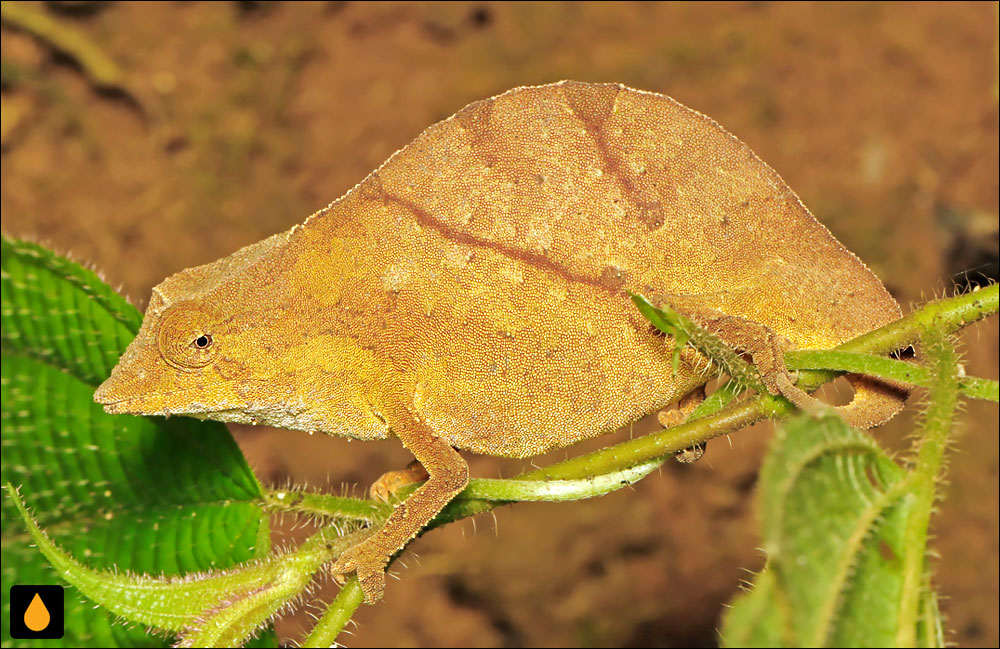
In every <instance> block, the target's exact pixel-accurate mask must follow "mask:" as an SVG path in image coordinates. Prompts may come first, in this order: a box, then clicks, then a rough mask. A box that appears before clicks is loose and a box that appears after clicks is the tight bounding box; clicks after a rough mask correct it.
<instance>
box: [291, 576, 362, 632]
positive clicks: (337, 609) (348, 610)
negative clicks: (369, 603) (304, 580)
mask: <svg viewBox="0 0 1000 649" xmlns="http://www.w3.org/2000/svg"><path fill="white" fill-rule="evenodd" d="M364 599H365V594H364V592H363V591H362V590H361V584H359V583H358V578H357V577H356V576H352V577H351V578H350V579H348V580H347V582H346V583H345V584H344V585H343V586H342V587H341V589H340V593H339V594H338V595H337V598H336V599H335V600H333V602H332V603H331V604H330V606H329V607H328V608H327V609H326V613H324V614H323V617H321V618H320V619H319V621H318V622H316V626H314V627H313V629H312V631H310V632H309V635H308V636H306V638H305V640H303V641H302V644H301V645H300V646H302V647H332V646H334V644H335V643H336V642H337V636H338V635H340V632H341V631H343V630H344V627H345V626H347V623H348V622H350V621H351V617H352V616H353V615H354V611H356V610H357V608H358V606H360V605H361V602H363V601H364Z"/></svg>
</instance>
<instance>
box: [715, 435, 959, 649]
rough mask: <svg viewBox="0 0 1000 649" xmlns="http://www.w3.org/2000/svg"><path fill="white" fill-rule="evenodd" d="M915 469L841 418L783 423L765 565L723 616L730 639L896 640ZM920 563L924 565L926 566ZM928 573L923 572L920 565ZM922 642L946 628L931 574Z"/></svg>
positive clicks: (763, 503)
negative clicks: (897, 460) (911, 472)
mask: <svg viewBox="0 0 1000 649" xmlns="http://www.w3.org/2000/svg"><path fill="white" fill-rule="evenodd" d="M907 478H908V474H907V472H906V471H904V470H903V469H902V468H900V467H899V466H898V465H896V464H895V463H894V462H893V461H892V460H891V459H890V458H889V457H888V456H887V455H886V454H885V453H884V452H883V451H882V450H881V449H880V448H879V447H878V446H877V445H876V444H875V442H874V441H873V440H872V439H871V438H870V437H868V436H867V435H865V434H863V433H861V432H860V431H857V430H854V429H853V428H850V427H849V426H848V425H847V424H845V423H844V422H843V421H842V420H841V419H839V418H837V417H824V418H822V419H820V420H815V419H813V418H811V417H807V416H803V417H798V418H796V419H794V420H792V421H790V422H789V423H788V424H787V425H785V426H782V427H781V428H780V429H779V431H778V433H777V434H776V436H775V439H774V441H773V443H772V447H771V450H770V452H769V454H768V457H767V459H766V460H765V463H764V467H763V469H762V471H761V482H760V494H759V498H760V503H759V506H760V512H761V519H762V521H761V523H762V535H763V538H764V549H765V550H766V552H767V555H768V567H767V569H766V570H765V571H763V572H762V573H761V574H760V575H758V576H757V579H756V580H755V584H754V588H753V590H752V591H751V592H750V593H748V594H746V595H742V596H740V597H738V598H737V600H736V601H735V603H734V605H733V607H732V609H731V610H730V611H729V613H728V614H727V616H726V620H725V624H724V626H723V631H722V636H723V640H724V644H725V645H726V646H731V647H734V646H836V647H853V646H893V645H894V644H895V643H896V638H897V636H898V635H899V626H900V624H902V623H903V622H902V620H905V619H906V616H905V615H904V610H903V609H904V608H905V607H904V603H903V600H904V598H905V596H906V592H905V590H906V589H905V588H904V582H905V581H906V579H907V578H908V572H907V571H908V569H909V568H908V567H907V566H906V565H905V562H904V560H903V557H904V556H905V555H906V553H907V551H908V543H909V541H910V540H909V537H908V534H909V533H908V523H909V522H910V518H911V516H913V513H914V502H915V498H914V497H913V494H912V490H911V489H910V488H909V486H910V481H908V480H907ZM920 569H921V570H923V567H922V566H921V567H920ZM921 574H922V573H921ZM918 583H920V584H921V586H920V589H921V591H922V592H921V593H920V594H919V597H920V598H921V600H922V601H923V602H924V605H923V606H922V607H921V608H922V610H923V611H924V612H926V613H927V615H926V616H925V617H924V618H922V620H920V621H918V622H917V623H916V626H917V627H918V628H916V629H915V630H914V631H915V634H916V637H917V639H918V642H919V643H920V645H921V646H927V645H931V646H937V645H938V644H939V638H938V636H937V634H936V631H935V629H934V628H931V629H928V628H927V627H928V626H930V627H935V628H936V627H939V626H940V614H939V613H938V611H937V606H936V601H935V599H934V594H933V592H932V591H930V589H929V588H928V587H927V582H926V580H925V579H923V578H921V579H919V580H918Z"/></svg>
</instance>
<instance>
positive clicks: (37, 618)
mask: <svg viewBox="0 0 1000 649" xmlns="http://www.w3.org/2000/svg"><path fill="white" fill-rule="evenodd" d="M63 599H64V594H63V587H62V586H11V587H10V625H9V626H8V627H7V628H9V629H10V637H12V638H16V639H18V640H31V639H33V638H43V639H46V640H57V639H59V638H61V637H63V615H64V608H63Z"/></svg>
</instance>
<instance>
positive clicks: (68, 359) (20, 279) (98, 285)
mask: <svg viewBox="0 0 1000 649" xmlns="http://www.w3.org/2000/svg"><path fill="white" fill-rule="evenodd" d="M0 314H2V332H3V333H2V339H0V343H2V350H3V358H2V383H0V388H2V422H3V475H2V480H3V481H4V482H10V483H12V484H13V485H15V486H16V487H18V488H19V489H20V491H21V494H22V496H23V497H24V499H25V501H26V502H27V504H28V505H29V506H30V507H31V508H32V510H33V511H34V512H35V515H36V518H37V520H38V522H39V524H40V525H41V526H42V527H43V528H44V529H45V530H46V532H47V533H48V534H49V535H50V536H51V537H52V539H53V540H54V541H55V542H56V543H58V544H59V545H60V546H61V547H62V548H63V549H65V550H66V551H67V552H69V553H70V554H71V555H73V556H74V557H76V558H78V559H79V560H81V561H82V562H84V563H86V564H87V565H89V566H91V567H94V568H113V567H114V568H115V569H119V570H129V571H132V572H137V573H150V574H161V573H166V574H181V573H188V572H193V571H204V570H210V569H220V568H225V567H228V566H232V565H235V564H236V563H239V562H243V561H247V560H249V559H252V558H255V557H260V556H264V555H265V554H266V553H267V551H268V547H269V538H268V537H269V530H268V520H267V515H266V514H265V513H264V511H263V509H262V507H261V506H260V504H261V502H262V498H263V490H262V489H261V486H260V484H259V483H258V482H257V479H256V478H255V477H254V475H253V473H252V472H251V471H250V468H249V467H248V466H247V464H246V461H245V460H244V459H243V456H242V454H241V453H240V451H239V448H238V447H237V446H236V444H235V442H234V441H233V439H232V437H231V436H230V434H229V433H228V431H227V430H226V429H225V427H224V426H222V425H221V424H216V423H209V422H202V421H197V420H193V419H149V418H141V417H130V416H123V415H117V416H112V415H107V414H105V413H104V411H103V410H102V409H101V407H100V406H99V405H97V404H95V403H93V392H94V388H95V387H96V386H97V385H98V384H99V383H100V382H101V381H102V380H103V379H104V378H105V377H107V375H108V374H109V373H110V371H111V368H112V367H113V366H114V364H115V362H116V361H117V359H118V356H119V355H120V354H121V352H122V351H123V350H124V349H125V347H126V345H127V344H128V343H129V342H130V341H131V339H132V338H133V336H134V335H135V332H136V331H137V330H138V327H139V324H140V322H141V319H142V318H141V315H140V314H139V312H138V311H136V309H135V308H134V307H132V306H131V305H130V304H129V303H128V302H126V301H125V300H124V299H123V298H122V297H120V296H118V295H117V294H116V293H115V292H114V291H113V290H112V289H111V288H110V287H108V286H107V285H106V284H104V283H103V282H102V281H101V280H100V278H98V277H97V275H96V274H95V273H93V272H91V271H89V270H86V269H84V268H81V267H80V266H78V265H77V264H75V263H73V262H71V261H69V260H67V259H64V258H62V257H59V256H57V255H55V254H53V253H52V252H50V251H48V250H46V249H44V248H42V247H41V246H38V245H35V244H31V243H26V242H22V241H17V240H13V239H10V238H7V237H4V238H3V240H2V308H0ZM0 513H2V519H3V583H4V586H5V587H4V589H3V611H2V615H3V620H4V624H6V620H7V619H8V615H9V606H10V602H9V599H8V597H9V589H8V588H7V587H8V586H9V585H13V584H51V583H59V581H60V580H59V576H58V574H57V573H56V572H55V571H53V570H52V568H51V567H50V566H49V565H48V564H47V563H46V561H45V558H44V557H43V556H42V555H41V553H39V552H38V550H37V549H35V548H33V547H31V546H30V544H31V538H30V536H29V535H28V533H27V531H26V529H25V527H24V526H23V525H22V524H21V523H20V522H19V520H18V519H17V512H16V509H15V507H14V504H13V502H12V501H11V500H10V499H9V498H4V499H3V507H2V512H0ZM7 637H8V636H6V634H5V640H4V642H9V640H8V639H7ZM67 640H69V641H71V642H73V643H75V644H77V645H79V646H116V645H126V646H127V645H132V646H137V645H143V646H148V645H156V644H162V643H163V639H157V638H154V637H150V636H148V635H147V634H146V633H144V632H143V630H142V629H141V628H135V627H133V628H127V627H126V626H124V625H122V624H114V623H113V616H112V615H110V614H109V613H107V612H105V611H103V610H94V607H93V604H92V603H89V602H87V601H85V600H84V599H83V598H82V597H81V596H80V594H79V593H78V592H77V591H76V590H75V589H72V588H70V589H68V590H67V597H66V638H65V639H64V640H63V641H51V642H49V643H48V644H51V645H60V646H62V645H63V644H64V643H65V642H66V641H67ZM19 644H20V645H22V646H25V645H28V644H31V643H26V642H23V641H22V642H20V643H19ZM38 644H40V645H42V644H46V643H44V642H39V643H38Z"/></svg>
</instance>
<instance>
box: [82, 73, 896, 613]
mask: <svg viewBox="0 0 1000 649" xmlns="http://www.w3.org/2000/svg"><path fill="white" fill-rule="evenodd" d="M629 293H636V294H643V295H648V296H658V298H657V299H660V300H661V301H663V303H669V304H670V305H672V306H673V307H674V308H676V309H679V310H681V311H682V312H685V313H689V314H691V315H692V316H697V317H698V318H699V321H700V322H708V323H715V325H717V326H716V328H717V329H718V330H719V331H720V332H721V333H723V334H728V335H731V337H732V339H733V340H734V343H733V344H734V345H736V346H738V347H740V348H741V349H746V350H747V351H748V352H750V353H755V352H756V351H760V350H754V349H752V347H753V346H754V345H753V340H755V336H756V335H757V334H754V333H753V332H759V333H760V334H761V336H763V338H761V339H766V340H770V341H772V343H773V344H771V343H768V344H771V346H772V347H774V346H775V345H777V346H778V348H779V349H784V348H792V347H795V348H808V349H826V348H830V347H833V346H835V345H837V344H839V343H841V342H844V341H846V340H848V339H850V338H853V337H855V336H858V335H860V334H862V333H865V332H867V331H869V330H871V329H873V328H876V327H879V326H881V325H883V324H886V323H888V322H891V321H892V320H895V319H897V318H898V317H899V316H900V309H899V306H898V305H897V303H896V302H895V300H893V298H892V297H891V296H890V295H889V293H888V292H887V291H886V289H885V288H884V287H883V285H882V283H881V282H880V281H879V279H878V278H877V277H876V276H875V274H874V273H872V272H871V271H870V270H869V269H868V268H867V267H866V266H865V265H864V264H863V263H862V262H861V261H860V260H859V259H858V258H857V257H856V256H855V255H854V254H852V253H851V252H850V251H848V250H847V249H846V248H845V247H844V246H843V245H841V244H840V243H839V242H838V241H837V240H836V239H835V238H834V237H833V235H832V234H831V233H830V232H829V231H828V230H827V229H826V228H825V227H824V226H823V225H821V224H820V223H819V222H818V221H817V220H816V219H815V218H814V217H813V215H812V214H811V213H810V212H809V211H808V210H807V209H806V208H805V206H804V205H803V204H802V202H801V201H800V200H799V198H798V197H797V196H796V194H795V193H794V192H793V191H792V190H791V189H790V188H789V187H788V186H787V185H786V184H785V182H784V181H783V180H782V179H781V177H780V176H778V174H777V173H776V172H775V171H774V170H772V169H771V168H770V167H769V166H768V165H766V164H765V163H764V162H763V161H761V160H760V159H759V158H758V157H757V156H756V155H755V154H754V153H753V152H752V151H751V150H750V148H749V147H748V146H747V145H746V144H744V143H743V142H741V141H740V140H738V139H737V138H736V137H735V136H733V135H731V134H730V133H728V132H727V131H725V130H724V129H723V128H722V127H721V126H719V125H718V124H717V123H716V122H714V121H713V120H711V119H710V118H708V117H706V116H705V115H702V114H701V113H698V112H696V111H694V110H692V109H690V108H687V107H685V106H683V105H682V104H680V103H678V102H677V101H675V100H673V99H671V98H669V97H667V96H664V95H661V94H657V93H652V92H644V91H639V90H635V89H632V88H629V87H626V86H624V85H621V84H614V83H583V82H575V81H563V82H559V83H554V84H548V85H542V86H535V87H521V88H515V89H513V90H510V91H508V92H506V93H504V94H501V95H498V96H495V97H492V98H489V99H485V100H482V101H477V102H474V103H472V104H470V105H468V106H466V107H465V108H463V109H462V110H460V111H459V112H458V113H456V114H455V115H454V116H452V117H450V118H448V119H446V120H444V121H442V122H439V123H437V124H435V125H433V126H431V127H429V128H428V129H427V130H426V131H424V132H423V133H422V134H421V135H420V136H419V137H417V139H416V140H414V141H413V142H412V143H411V144H409V145H408V146H406V147H404V148H403V149H401V150H399V151H397V152H396V153H395V154H393V155H392V156H391V157H390V158H389V159H388V160H387V161H386V162H385V163H384V164H383V165H382V166H380V167H379V168H378V169H377V170H375V171H374V172H372V173H371V174H370V175H369V176H367V177H366V178H365V179H364V180H362V181H361V182H360V183H359V184H358V185H356V186H355V187H354V188H353V189H351V190H350V191H348V192H347V193H346V194H345V195H344V196H342V197H341V198H339V199H337V200H336V201H334V202H333V203H331V204H330V205H329V206H328V207H326V208H324V209H322V210H320V211H319V212H317V213H315V214H313V215H312V216H310V217H309V218H308V219H307V220H306V221H305V222H304V223H302V224H300V225H296V226H294V227H292V228H291V229H289V230H287V231H285V232H282V233H279V234H275V235H273V236H271V237H269V238H267V239H264V240H263V241H260V242H258V243H255V244H252V245H249V246H246V247H244V248H242V249H240V250H238V251H236V252H235V253H233V254H231V255H229V256H228V257H225V258H223V259H220V260H218V261H216V262H213V263H209V264H206V265H203V266H198V267H195V268H190V269H187V270H183V271H181V272H178V273H177V274H175V275H172V276H171V277H168V278H167V279H165V280H164V281H163V282H162V283H160V284H159V285H157V286H156V287H155V288H154V289H153V290H152V295H151V297H150V300H149V303H148V306H147V309H146V311H145V315H144V319H143V322H142V325H141V327H140V330H139V332H138V334H137V335H136V338H135V340H134V341H133V342H132V343H131V344H130V345H129V346H128V348H127V349H126V350H125V352H124V353H123V354H122V356H121V358H120V360H119V362H118V364H117V365H116V367H115V368H114V369H113V371H112V373H111V375H110V377H109V378H108V379H107V380H106V381H105V382H104V383H103V384H102V385H101V386H99V388H98V389H97V391H96V392H95V395H94V398H95V400H96V401H97V402H99V403H101V404H104V408H105V410H106V411H107V412H109V413H132V414H144V415H191V416H195V417H200V418H208V419H214V420H220V421H224V422H240V423H247V424H262V425H269V426H276V427H280V428H286V429H292V430H302V431H310V432H324V433H329V434H333V435H342V436H348V437H351V438H356V439H364V440H371V439H385V438H391V437H395V438H397V439H398V440H399V441H400V442H401V443H402V444H403V445H404V446H405V447H406V448H407V449H408V450H409V451H410V452H411V453H412V454H413V455H414V457H415V458H416V459H417V460H418V461H419V463H420V464H421V465H422V466H423V469H424V471H425V473H426V475H427V480H426V482H424V483H423V484H422V485H421V486H420V487H419V488H418V489H417V490H416V491H414V492H413V493H412V494H411V495H410V496H408V497H407V498H406V499H405V500H404V501H403V502H401V503H399V504H398V505H397V506H396V507H395V509H394V511H393V512H392V514H391V515H390V516H389V518H388V519H387V520H386V522H385V524H384V525H383V526H382V527H381V528H380V529H379V530H378V531H377V532H375V533H374V534H373V535H372V536H370V537H369V538H368V539H366V540H365V541H363V542H362V543H360V544H358V545H356V546H354V547H352V548H350V549H348V550H347V551H346V552H344V553H343V554H342V555H341V556H340V557H339V558H338V559H337V561H336V562H335V563H334V564H333V566H332V567H331V569H332V571H333V572H334V573H336V574H341V575H344V574H349V573H351V572H356V573H357V576H358V579H359V581H360V584H361V587H362V589H363V591H364V594H365V600H366V601H367V602H375V601H377V600H379V599H381V597H382V593H383V589H384V585H385V569H386V566H387V564H388V561H389V560H390V558H391V557H392V556H393V555H394V554H395V553H396V552H398V551H399V550H401V549H402V548H403V547H404V546H405V545H406V544H407V543H408V542H409V540H411V539H412V538H414V537H415V536H416V535H417V534H418V533H419V532H420V530H421V529H422V528H423V526H424V525H426V524H427V523H428V522H429V521H430V520H431V519H432V518H433V517H434V516H435V515H436V514H437V513H438V512H439V511H440V510H441V509H442V508H443V507H444V506H445V505H446V504H447V503H448V502H449V501H450V500H452V499H453V498H454V497H455V496H456V495H457V494H458V493H459V492H460V491H462V489H463V488H464V487H465V486H466V484H467V483H468V480H469V468H468V465H467V463H466V461H465V460H464V459H463V458H462V456H461V455H460V454H459V452H458V451H459V450H466V451H471V452H473V453H479V454H486V455H492V456H504V457H529V456H534V455H539V454H541V453H544V452H546V451H549V450H552V449H555V448H560V447H564V446H567V445H570V444H573V443H574V442H577V441H580V440H584V439H587V438H591V437H594V436H597V435H601V434H604V433H608V432H610V431H613V430H616V429H618V428H620V427H621V426H623V425H626V424H628V423H630V422H632V421H635V420H636V419H638V418H640V417H642V416H644V415H646V414H648V413H651V412H654V411H657V410H659V409H661V408H664V407H666V406H668V405H669V404H671V403H674V402H677V401H678V400H679V399H681V398H683V397H685V395H689V394H690V393H692V391H694V390H696V389H697V388H698V387H699V386H701V385H703V384H704V383H705V382H706V380H707V377H706V376H705V373H704V371H703V370H704V367H703V365H704V362H702V364H701V365H702V367H699V364H698V363H697V362H691V361H690V359H689V358H688V359H687V360H686V362H685V363H683V364H681V365H680V366H679V367H678V368H677V371H676V372H674V371H673V369H672V367H671V349H672V348H671V339H669V338H665V337H664V336H663V335H662V334H660V333H659V332H657V331H655V330H653V329H651V327H650V325H649V324H648V322H646V321H645V319H644V318H643V317H642V316H641V315H640V313H639V312H638V311H637V310H636V309H635V308H634V306H633V304H632V303H631V301H630V297H629ZM733 325H735V326H733ZM774 341H777V342H774ZM772 356H773V355H772ZM762 357H763V356H762ZM754 358H755V359H756V358H757V357H756V356H755V357H754ZM769 358H770V363H769V364H770V365H771V366H774V367H771V368H770V369H767V370H766V371H765V379H768V377H770V380H767V381H766V382H767V383H768V388H769V389H770V390H772V391H775V392H777V391H782V392H785V391H786V390H787V392H788V393H789V394H792V393H793V392H794V390H795V389H796V388H794V387H790V386H791V385H792V381H790V380H789V377H788V376H787V372H783V369H784V368H783V363H777V364H776V363H775V362H774V361H775V359H774V358H772V357H769ZM778 358H779V359H780V357H778ZM775 377H778V378H775ZM781 377H784V378H783V380H782V379H781ZM849 380H851V381H852V384H853V387H854V389H855V394H854V400H853V401H852V402H851V403H850V404H848V405H847V406H844V407H843V411H844V413H845V415H847V416H848V419H849V420H850V421H851V422H852V423H854V424H855V425H858V426H867V427H870V426H874V425H877V424H880V423H882V422H884V421H886V420H887V419H889V418H890V417H892V416H893V415H894V414H895V413H896V412H897V411H898V410H899V409H900V408H901V407H902V405H903V398H904V395H902V394H900V393H899V392H898V391H896V390H894V389H893V388H892V387H891V386H886V385H881V384H878V383H875V382H872V381H870V380H867V379H864V378H862V377H849ZM798 396H799V397H801V396H802V395H798Z"/></svg>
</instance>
